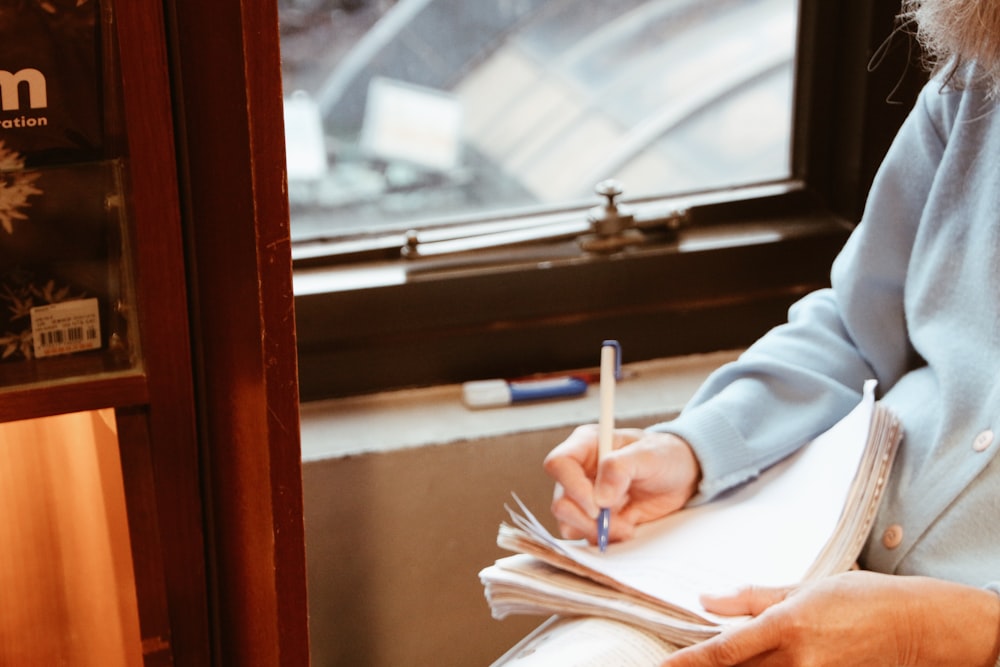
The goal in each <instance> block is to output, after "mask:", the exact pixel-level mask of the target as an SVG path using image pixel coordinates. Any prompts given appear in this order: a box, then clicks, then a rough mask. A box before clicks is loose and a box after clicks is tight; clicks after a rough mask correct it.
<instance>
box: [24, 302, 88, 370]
mask: <svg viewBox="0 0 1000 667" xmlns="http://www.w3.org/2000/svg"><path fill="white" fill-rule="evenodd" d="M31 330H32V333H33V334H34V339H35V356H36V357H39V358H42V357H54V356H56V355H59V354H71V353H73V352H81V351H83V350H98V349H100V347H101V317H100V312H99V310H98V305H97V299H79V300H77V301H64V302H63V303H53V304H50V305H48V306H37V307H35V308H32V309H31Z"/></svg>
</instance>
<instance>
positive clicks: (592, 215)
mask: <svg viewBox="0 0 1000 667" xmlns="http://www.w3.org/2000/svg"><path fill="white" fill-rule="evenodd" d="M594 191H595V192H596V193H597V194H598V195H599V196H601V197H604V198H605V200H606V201H605V202H604V203H603V204H601V205H598V206H595V207H593V208H592V209H590V211H589V212H588V214H587V220H588V221H589V223H590V231H589V232H588V233H587V234H583V235H581V236H579V237H577V243H578V244H579V245H580V248H581V249H582V250H584V251H585V252H590V253H614V252H618V251H619V250H623V249H625V248H628V247H630V246H635V245H641V244H643V243H645V242H646V241H647V238H646V234H645V232H644V231H643V228H644V227H650V226H653V227H655V228H660V229H662V228H663V226H664V225H665V226H666V227H667V229H668V230H669V231H676V230H677V229H678V228H680V227H681V226H683V225H684V224H685V223H686V222H687V211H683V210H682V211H674V212H673V213H671V214H670V215H669V216H667V217H666V218H665V219H664V218H657V219H655V220H649V221H645V222H644V223H640V222H638V221H637V220H636V217H635V215H634V214H633V213H632V209H631V208H630V207H629V206H627V205H624V204H620V203H618V201H617V200H618V198H619V197H620V196H621V194H622V192H623V189H622V184H621V183H620V182H619V181H617V180H615V179H607V180H604V181H601V182H600V183H598V184H597V185H596V186H595V187H594Z"/></svg>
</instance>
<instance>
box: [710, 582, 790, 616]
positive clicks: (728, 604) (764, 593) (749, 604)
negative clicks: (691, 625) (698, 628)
mask: <svg viewBox="0 0 1000 667" xmlns="http://www.w3.org/2000/svg"><path fill="white" fill-rule="evenodd" d="M792 590H793V589H792V588H791V587H781V588H769V587H766V586H744V587H743V588H739V589H736V590H734V591H729V592H723V593H706V594H704V595H702V596H701V598H700V600H701V604H702V606H703V607H705V610H706V611H710V612H712V613H713V614H722V615H723V616H743V615H746V614H749V615H750V616H757V615H758V614H761V613H763V612H764V610H766V609H767V608H768V607H771V606H772V605H775V604H777V603H779V602H781V601H782V600H784V599H785V598H787V597H788V595H789V594H790V593H791V592H792Z"/></svg>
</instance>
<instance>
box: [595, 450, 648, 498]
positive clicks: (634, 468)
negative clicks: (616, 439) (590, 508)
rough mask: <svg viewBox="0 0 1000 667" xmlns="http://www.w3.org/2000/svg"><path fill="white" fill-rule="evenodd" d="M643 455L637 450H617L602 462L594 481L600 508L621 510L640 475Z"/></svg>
mask: <svg viewBox="0 0 1000 667" xmlns="http://www.w3.org/2000/svg"><path fill="white" fill-rule="evenodd" d="M642 453H643V452H641V451H640V450H638V449H636V448H630V449H617V450H615V451H613V452H612V453H611V454H609V455H608V456H607V457H605V459H604V460H603V461H601V465H600V467H599V468H598V469H597V479H596V480H595V481H594V502H595V503H596V504H597V505H598V506H600V507H610V508H613V509H620V508H621V507H622V506H623V505H624V504H625V501H626V500H627V497H628V490H629V488H630V487H631V486H632V482H633V481H634V480H635V479H636V477H637V476H638V475H639V474H640V470H641V468H640V465H639V460H638V459H639V458H640V456H641V455H642Z"/></svg>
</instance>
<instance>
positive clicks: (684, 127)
mask: <svg viewBox="0 0 1000 667" xmlns="http://www.w3.org/2000/svg"><path fill="white" fill-rule="evenodd" d="M321 10H322V11H321ZM796 11H797V2H796V0H629V1H628V2H621V3H606V2H601V1H600V0H548V1H541V0H520V1H517V2H514V1H512V0H490V1H487V2H477V3H467V2H463V1H462V0H435V1H434V2H426V1H423V0H420V1H413V0H409V1H407V0H404V1H403V2H398V3H392V4H388V3H387V4H385V5H381V4H379V3H375V2H369V3H361V4H357V3H355V4H352V5H349V7H347V8H344V7H343V3H342V4H341V8H340V9H336V10H334V11H331V10H330V9H328V8H326V7H325V6H321V7H312V8H309V9H305V8H301V7H300V8H299V9H295V8H294V6H291V7H288V8H286V10H285V12H284V17H285V20H284V21H283V22H282V25H283V26H284V28H285V30H284V33H283V34H284V37H283V40H284V44H285V45H286V46H287V48H286V49H285V57H284V60H283V62H284V79H285V87H286V92H287V95H286V110H287V111H286V113H287V121H288V122H287V123H286V127H287V130H286V141H287V144H288V148H289V150H288V153H289V198H290V203H291V204H292V207H293V212H294V215H293V218H292V224H293V234H294V235H295V238H296V239H298V240H308V239H314V238H327V237H331V236H334V237H337V236H348V235H356V234H360V233H365V232H373V231H377V230H379V229H386V228H390V229H391V228H395V229H399V228H404V229H405V228H406V227H408V226H414V225H419V224H420V221H427V220H430V219H433V218H442V217H444V216H448V217H450V218H451V219H453V220H455V219H460V216H466V217H467V216H470V215H471V216H475V217H481V216H482V214H484V213H491V212H494V211H510V210H511V209H515V208H517V209H532V208H534V209H537V208H539V207H545V206H553V205H555V206H567V205H581V204H583V203H586V202H587V201H589V200H590V199H591V198H592V197H593V188H594V185H595V184H596V183H598V182H599V181H602V180H604V179H607V178H610V177H614V178H616V179H619V180H621V181H622V182H624V183H626V184H627V187H628V190H629V194H630V196H633V197H652V196H663V195H666V194H676V193H680V192H691V191H699V190H707V189H712V188H719V187H730V186H734V185H742V184H745V183H755V182H761V181H766V180H772V179H784V178H788V176H789V175H790V170H789V137H790V133H791V110H792V103H791V102H792V96H791V89H792V86H791V84H792V63H793V58H794V53H795V32H796V31H795V28H796ZM445 36H447V38H446V37H445ZM337 54H340V55H337Z"/></svg>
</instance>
